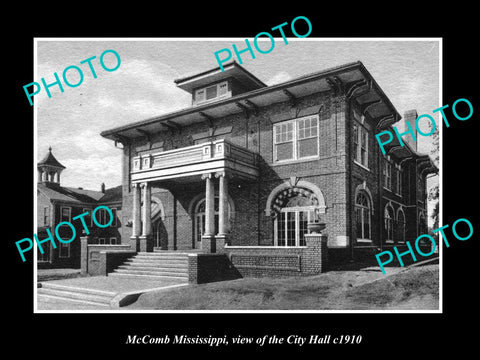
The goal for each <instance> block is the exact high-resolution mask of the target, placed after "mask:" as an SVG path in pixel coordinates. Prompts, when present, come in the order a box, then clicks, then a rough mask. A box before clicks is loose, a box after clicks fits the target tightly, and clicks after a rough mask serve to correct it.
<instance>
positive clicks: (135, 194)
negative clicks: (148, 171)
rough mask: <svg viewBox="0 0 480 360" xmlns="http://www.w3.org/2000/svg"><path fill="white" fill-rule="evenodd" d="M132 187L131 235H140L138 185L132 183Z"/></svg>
mask: <svg viewBox="0 0 480 360" xmlns="http://www.w3.org/2000/svg"><path fill="white" fill-rule="evenodd" d="M132 188H133V224H132V237H137V236H140V228H141V218H140V216H141V214H140V209H141V198H140V185H139V184H132Z"/></svg>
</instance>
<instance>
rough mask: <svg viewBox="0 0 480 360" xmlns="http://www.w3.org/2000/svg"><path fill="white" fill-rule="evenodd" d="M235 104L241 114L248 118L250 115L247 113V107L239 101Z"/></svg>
mask: <svg viewBox="0 0 480 360" xmlns="http://www.w3.org/2000/svg"><path fill="white" fill-rule="evenodd" d="M235 104H236V105H237V106H238V107H239V108H240V109H242V111H243V115H245V117H246V118H247V119H248V118H249V117H250V115H249V113H248V108H247V107H246V106H245V105H243V104H241V103H239V102H236V103H235Z"/></svg>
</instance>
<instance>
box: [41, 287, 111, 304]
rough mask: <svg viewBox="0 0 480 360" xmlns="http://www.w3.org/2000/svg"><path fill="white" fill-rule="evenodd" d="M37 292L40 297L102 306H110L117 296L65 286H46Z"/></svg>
mask: <svg viewBox="0 0 480 360" xmlns="http://www.w3.org/2000/svg"><path fill="white" fill-rule="evenodd" d="M45 285H47V284H42V287H41V288H39V289H38V290H37V293H38V294H39V295H46V296H49V297H54V298H58V299H67V300H78V301H82V302H89V303H95V304H102V305H107V306H109V305H110V300H111V299H112V298H113V297H114V296H115V293H109V292H104V291H96V290H91V289H81V288H71V287H63V286H53V287H50V286H48V285H47V286H45Z"/></svg>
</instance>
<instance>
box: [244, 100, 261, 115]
mask: <svg viewBox="0 0 480 360" xmlns="http://www.w3.org/2000/svg"><path fill="white" fill-rule="evenodd" d="M245 104H246V105H248V107H249V108H250V109H251V110H252V113H253V115H255V116H258V106H257V105H256V104H254V103H253V102H251V101H250V100H245Z"/></svg>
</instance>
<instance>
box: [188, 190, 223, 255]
mask: <svg viewBox="0 0 480 360" xmlns="http://www.w3.org/2000/svg"><path fill="white" fill-rule="evenodd" d="M214 210H215V228H214V229H215V233H216V232H217V231H218V216H219V215H218V214H219V197H218V195H215V201H214ZM231 215H232V205H231V201H230V199H229V201H228V220H229V225H228V227H227V228H228V229H229V230H230V220H231ZM192 218H193V247H194V248H195V249H200V248H201V243H202V235H203V233H204V232H205V197H203V198H202V199H200V200H199V201H198V202H197V203H196V204H195V207H194V209H193V213H192Z"/></svg>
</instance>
